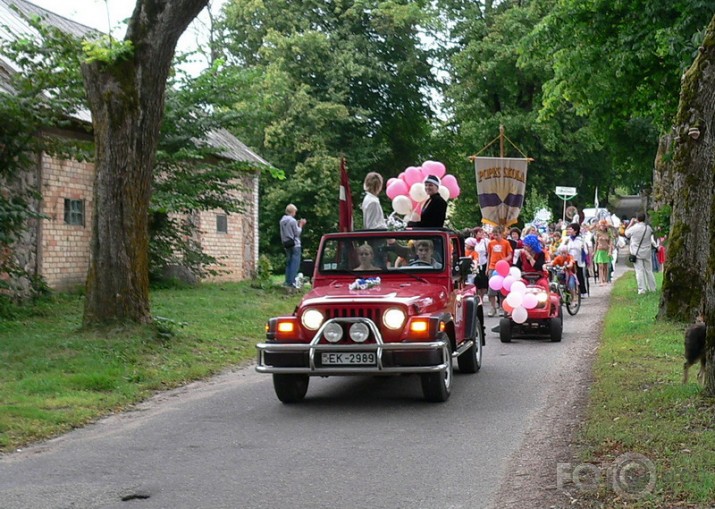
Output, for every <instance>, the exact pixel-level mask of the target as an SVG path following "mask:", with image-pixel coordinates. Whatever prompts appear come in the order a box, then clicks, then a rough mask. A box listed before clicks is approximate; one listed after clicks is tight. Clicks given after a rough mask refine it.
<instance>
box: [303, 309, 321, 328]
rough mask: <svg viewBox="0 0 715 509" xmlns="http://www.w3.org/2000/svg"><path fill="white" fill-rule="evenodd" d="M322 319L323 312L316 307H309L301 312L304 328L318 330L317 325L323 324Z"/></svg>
mask: <svg viewBox="0 0 715 509" xmlns="http://www.w3.org/2000/svg"><path fill="white" fill-rule="evenodd" d="M324 319H325V317H324V316H323V313H321V312H320V311H318V310H317V309H309V310H308V311H306V312H305V313H303V317H302V318H301V322H302V323H303V327H305V328H306V329H310V330H318V327H320V326H321V325H322V324H323V320H324Z"/></svg>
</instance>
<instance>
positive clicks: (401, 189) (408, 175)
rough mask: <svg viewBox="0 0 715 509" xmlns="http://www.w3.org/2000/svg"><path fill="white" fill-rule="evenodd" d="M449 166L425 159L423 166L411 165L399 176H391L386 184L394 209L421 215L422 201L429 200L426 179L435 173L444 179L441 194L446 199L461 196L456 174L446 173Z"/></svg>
mask: <svg viewBox="0 0 715 509" xmlns="http://www.w3.org/2000/svg"><path fill="white" fill-rule="evenodd" d="M446 173H447V168H446V167H445V165H444V164H442V163H440V162H439V161H425V162H424V163H422V166H419V167H417V166H409V167H408V168H407V169H405V171H403V172H402V173H400V174H399V175H398V176H397V178H391V179H389V180H388V181H387V185H386V186H385V193H386V194H387V197H388V198H390V200H392V210H394V211H395V212H396V213H398V214H400V215H403V216H407V215H408V214H412V215H419V214H420V213H421V212H422V203H423V202H424V201H426V200H427V198H428V196H427V191H425V185H424V180H425V179H426V178H427V176H429V175H434V176H436V177H439V178H440V179H441V180H442V183H441V185H440V186H439V194H440V195H441V196H442V198H444V199H445V200H449V199H450V198H452V199H454V198H456V197H457V196H459V193H460V192H461V190H460V189H459V184H458V183H457V179H456V178H455V177H454V175H445V174H446Z"/></svg>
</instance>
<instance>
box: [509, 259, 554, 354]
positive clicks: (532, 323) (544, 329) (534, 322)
mask: <svg viewBox="0 0 715 509" xmlns="http://www.w3.org/2000/svg"><path fill="white" fill-rule="evenodd" d="M541 277H543V274H541V273H537V272H524V273H522V278H523V279H525V280H526V281H527V285H526V292H527V293H532V294H534V295H535V296H536V302H537V305H536V307H535V308H533V309H529V310H527V318H526V321H525V322H523V323H516V322H515V321H514V320H512V319H511V318H510V317H504V318H502V319H501V320H499V340H500V341H501V342H502V343H509V342H511V339H512V337H514V336H519V337H525V338H530V337H536V338H538V337H544V336H546V337H548V338H549V339H550V340H551V341H552V342H559V341H561V336H562V334H563V326H564V313H563V308H562V306H561V297H560V296H559V294H558V293H557V292H554V291H552V290H551V288H543V287H541V286H538V285H536V284H535V283H536V281H537V280H539V278H541Z"/></svg>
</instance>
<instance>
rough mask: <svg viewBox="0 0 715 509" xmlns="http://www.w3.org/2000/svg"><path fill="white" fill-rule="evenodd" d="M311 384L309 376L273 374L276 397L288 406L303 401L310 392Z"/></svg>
mask: <svg viewBox="0 0 715 509" xmlns="http://www.w3.org/2000/svg"><path fill="white" fill-rule="evenodd" d="M309 382H310V377H309V376H308V375H286V374H278V373H274V374H273V389H274V390H275V391H276V396H278V399H279V400H281V401H282V402H283V403H286V404H290V403H298V402H300V401H303V398H305V394H306V393H307V392H308V383H309Z"/></svg>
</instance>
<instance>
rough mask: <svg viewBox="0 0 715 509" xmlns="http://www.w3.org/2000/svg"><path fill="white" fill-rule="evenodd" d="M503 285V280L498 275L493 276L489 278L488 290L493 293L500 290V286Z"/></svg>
mask: <svg viewBox="0 0 715 509" xmlns="http://www.w3.org/2000/svg"><path fill="white" fill-rule="evenodd" d="M503 283H504V278H503V277H502V276H500V275H498V274H494V275H493V276H492V277H491V278H489V288H491V289H492V290H494V291H495V292H496V291H498V290H501V287H502V284H503Z"/></svg>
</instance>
